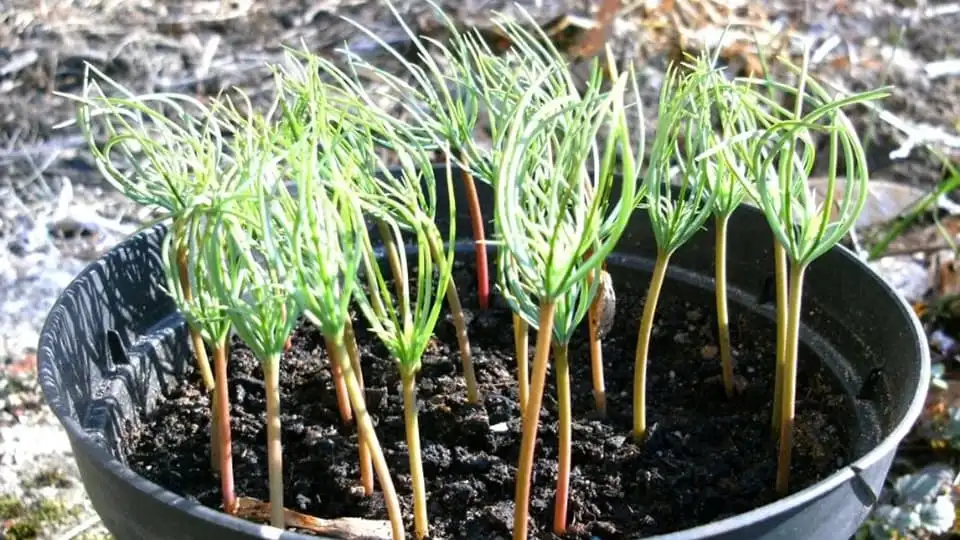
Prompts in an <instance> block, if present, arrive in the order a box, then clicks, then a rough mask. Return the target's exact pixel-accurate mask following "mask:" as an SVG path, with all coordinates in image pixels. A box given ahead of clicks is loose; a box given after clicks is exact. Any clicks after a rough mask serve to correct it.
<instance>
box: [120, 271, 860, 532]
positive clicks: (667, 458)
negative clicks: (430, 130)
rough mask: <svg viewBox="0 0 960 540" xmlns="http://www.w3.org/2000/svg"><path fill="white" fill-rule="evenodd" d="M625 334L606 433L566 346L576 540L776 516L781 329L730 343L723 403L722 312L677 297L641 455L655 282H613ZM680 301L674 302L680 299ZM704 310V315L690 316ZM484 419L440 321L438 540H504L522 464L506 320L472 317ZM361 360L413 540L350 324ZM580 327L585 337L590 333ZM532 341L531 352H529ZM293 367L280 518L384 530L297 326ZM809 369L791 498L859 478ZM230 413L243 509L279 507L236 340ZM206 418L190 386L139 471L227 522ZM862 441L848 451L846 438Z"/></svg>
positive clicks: (840, 425)
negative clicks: (356, 522) (217, 511)
mask: <svg viewBox="0 0 960 540" xmlns="http://www.w3.org/2000/svg"><path fill="white" fill-rule="evenodd" d="M614 279H615V280H616V281H615V286H616V290H617V299H618V302H617V303H618V305H617V318H616V322H615V325H614V327H613V329H612V330H611V332H610V335H609V336H607V337H606V338H605V340H604V363H605V370H606V385H607V390H608V409H609V410H608V417H607V418H606V419H604V420H600V419H598V418H596V415H595V414H594V402H593V397H592V386H591V377H590V362H589V350H588V348H587V344H586V341H585V339H584V337H585V331H581V332H580V333H578V335H576V336H575V337H574V339H573V341H572V342H571V350H570V363H571V371H572V377H573V379H572V380H573V407H574V422H575V423H574V426H573V472H572V478H571V490H570V491H571V495H570V497H571V499H570V504H569V511H568V515H569V520H570V527H569V529H570V532H569V534H568V535H567V537H566V538H575V539H581V538H582V539H586V538H591V537H594V538H601V539H607V538H622V537H624V536H628V535H629V536H633V535H652V534H658V533H666V532H670V531H676V530H680V529H685V528H689V527H693V526H696V525H700V524H704V523H707V522H710V521H714V520H717V519H720V518H724V517H728V516H731V515H734V514H738V513H742V512H745V511H749V510H751V509H754V508H756V507H758V506H761V505H764V504H767V503H770V502H772V501H774V500H775V499H776V498H777V497H776V494H775V492H774V489H773V486H774V480H775V474H776V445H775V443H774V441H773V440H772V437H771V435H770V427H769V425H770V414H771V402H772V395H773V392H772V389H773V382H772V379H773V367H774V358H775V354H774V344H775V341H776V340H775V337H774V336H775V329H774V328H773V325H772V324H770V323H769V322H765V321H763V320H761V319H760V318H758V317H755V316H752V315H749V314H744V313H740V312H738V311H736V310H734V311H733V312H732V314H733V328H732V338H733V343H734V344H735V347H736V354H737V362H738V365H737V372H738V376H739V377H741V382H742V383H743V385H742V387H741V390H742V392H741V393H740V394H739V395H738V396H736V398H735V399H732V400H730V399H727V398H726V396H725V394H724V391H723V387H722V384H721V383H720V380H719V373H720V364H719V355H718V354H717V353H716V339H715V337H714V334H715V329H714V326H715V321H714V319H713V310H712V303H711V298H712V297H711V296H710V295H706V294H705V295H702V296H696V297H694V296H690V299H687V300H685V299H684V298H682V295H680V294H673V293H671V291H672V290H673V289H671V286H670V284H669V283H668V285H667V288H666V289H665V291H664V296H663V297H662V298H661V300H660V304H659V308H658V315H657V323H656V328H655V330H654V336H653V342H652V345H651V351H650V354H651V356H650V362H649V372H648V373H649V375H648V400H647V403H648V413H647V416H648V422H649V424H650V426H651V429H650V432H651V434H650V437H649V439H648V440H647V441H646V443H645V444H644V445H637V444H635V443H634V442H633V441H632V439H631V437H630V429H631V419H632V411H631V396H632V384H633V379H632V377H633V359H634V352H635V347H636V339H637V325H638V321H639V318H640V313H641V310H642V306H643V298H644V297H645V295H646V279H623V278H620V279H618V278H617V276H616V274H614ZM455 280H456V283H457V284H458V285H459V290H460V292H461V296H462V299H463V302H464V305H465V306H476V305H477V304H476V298H475V296H474V294H473V292H472V291H473V290H474V289H475V274H474V271H473V265H472V263H470V264H459V263H458V267H457V269H456V272H455ZM676 292H678V293H679V292H680V291H676ZM691 300H693V301H691ZM467 318H468V321H469V332H470V341H471V345H472V346H473V353H474V363H475V367H476V370H477V376H478V379H479V382H480V384H481V391H482V393H483V404H482V405H480V406H471V405H469V404H468V403H467V400H466V389H465V385H464V382H463V378H462V374H461V373H460V360H459V355H458V353H457V351H458V349H457V345H456V344H457V341H456V337H455V335H454V329H453V325H452V324H451V323H450V322H449V320H444V319H441V321H440V323H439V324H438V328H437V332H436V341H435V342H434V343H433V344H432V346H431V347H430V348H429V349H428V351H427V354H426V356H425V357H424V359H423V370H422V372H421V374H420V377H419V385H418V392H419V399H420V402H421V406H420V410H421V412H420V430H421V437H422V448H423V461H424V469H425V473H426V479H427V494H428V497H429V505H428V506H429V517H430V523H431V538H435V539H439V538H443V539H448V538H471V539H473V538H497V537H509V536H510V534H511V530H512V524H513V497H514V475H515V472H516V462H517V456H518V454H519V447H520V439H521V436H520V411H519V407H518V406H517V388H516V384H515V381H516V378H515V372H516V361H515V359H514V352H513V337H512V331H511V328H512V324H511V316H510V313H509V311H507V310H506V309H504V308H503V307H493V308H491V309H489V310H486V311H479V310H472V309H471V310H470V312H469V313H468V317H467ZM355 321H357V322H356V324H355V326H356V330H357V334H358V340H359V343H360V346H361V349H362V363H363V370H364V379H365V383H366V385H367V392H366V395H367V406H368V408H369V409H370V412H371V413H372V415H373V416H374V421H375V425H376V429H377V434H378V437H379V440H380V444H381V445H382V446H383V448H384V453H385V455H386V458H387V460H388V462H389V464H390V467H391V470H392V471H393V479H394V482H395V484H396V486H397V489H398V491H399V493H400V496H401V498H402V501H401V504H402V508H403V511H404V515H405V519H406V520H407V528H408V531H409V533H410V535H411V537H412V531H413V523H412V521H413V517H412V498H411V489H410V476H409V464H408V461H407V459H408V457H407V453H406V444H405V439H404V423H403V406H402V399H401V395H400V390H399V386H400V379H399V375H398V373H397V370H396V368H395V365H394V363H393V360H391V359H390V358H389V355H388V354H387V353H386V350H385V349H384V348H383V347H382V346H381V345H380V344H379V343H377V342H376V340H375V339H374V337H373V336H372V334H370V333H369V332H368V331H366V330H365V325H364V324H363V323H362V320H361V319H355ZM583 326H586V324H585V323H584V325H583ZM534 342H535V336H534V335H531V338H530V349H531V355H532V353H533V345H534ZM292 343H293V347H292V348H291V350H290V351H289V352H288V353H286V354H285V355H284V356H283V360H282V368H281V369H282V371H281V381H280V384H281V390H282V397H281V407H282V412H283V418H282V422H283V452H284V471H285V478H284V480H285V486H286V492H285V496H284V497H285V498H284V501H285V505H286V506H287V507H288V508H293V509H295V510H297V511H300V512H304V513H307V514H311V515H315V516H318V517H326V518H330V517H342V516H356V517H367V518H374V519H386V515H387V514H386V509H385V507H384V504H383V500H382V497H381V496H380V493H379V491H378V492H377V493H375V494H374V495H373V496H371V497H364V496H363V495H362V491H361V490H360V489H359V488H358V484H359V482H358V479H359V475H360V473H359V467H358V464H357V446H356V443H357V437H356V431H355V428H354V427H353V426H352V425H349V426H344V425H341V422H340V418H339V415H338V412H337V403H336V397H335V393H334V389H333V385H332V381H331V377H330V372H329V364H328V361H327V357H326V354H325V351H324V346H323V340H322V338H321V336H320V335H319V332H318V331H317V329H316V328H314V327H312V326H311V325H310V324H309V323H307V322H303V323H302V324H301V325H300V326H299V328H297V330H296V332H295V334H294V336H293V340H292ZM831 383H832V378H831V376H830V375H828V372H827V371H826V369H825V368H823V367H821V366H820V362H818V361H817V359H816V358H815V357H814V356H813V355H812V353H811V352H810V351H808V350H806V349H804V348H803V347H801V359H800V375H799V384H798V397H797V421H796V422H797V423H796V426H797V429H796V445H795V449H794V458H793V470H792V477H791V489H792V490H793V491H797V490H800V489H802V488H804V487H806V486H809V485H810V484H812V483H814V482H816V481H818V480H820V479H822V478H824V477H825V476H827V475H829V474H831V473H833V472H834V471H836V470H837V469H838V465H839V464H840V462H844V461H847V460H848V459H849V458H850V457H851V456H848V455H847V454H848V452H847V448H848V445H849V441H848V440H847V439H846V438H845V437H844V436H843V435H842V434H843V433H845V432H846V431H851V430H850V429H845V427H846V425H848V424H850V420H849V419H850V418H851V416H852V413H851V412H850V411H845V408H846V404H847V403H849V402H848V401H847V400H846V399H845V397H844V394H843V393H842V392H841V391H840V390H838V387H837V386H836V385H833V384H831ZM548 384H549V388H548V389H547V390H546V395H545V396H544V410H543V413H542V420H541V428H540V438H539V442H538V446H537V451H536V452H537V453H536V460H537V461H536V467H535V478H534V486H533V490H532V501H531V506H530V510H531V517H532V523H531V528H530V535H531V538H539V539H552V538H556V537H555V536H554V535H553V533H552V531H551V528H552V521H553V520H552V513H553V500H554V490H555V482H556V477H555V474H556V459H557V412H556V401H555V389H554V381H553V380H552V374H551V377H548ZM230 401H231V403H232V413H231V414H232V429H233V444H234V467H235V471H236V482H237V484H236V486H237V492H238V495H240V496H247V497H256V498H260V499H262V500H267V499H268V493H267V461H266V446H265V441H266V427H265V425H264V411H265V403H264V385H263V383H262V371H261V368H260V366H259V364H258V362H257V361H256V360H255V359H254V357H253V355H252V354H251V352H250V351H249V350H248V349H247V348H246V347H245V346H243V344H242V343H240V342H239V341H234V343H233V348H232V352H231V357H230ZM208 429H209V403H208V401H207V397H206V396H205V395H204V393H203V392H202V391H201V389H200V382H199V380H198V379H196V378H194V379H192V380H189V381H186V382H185V383H184V384H183V385H182V387H181V388H180V389H178V390H176V391H175V392H174V393H172V394H171V395H170V396H168V397H167V398H166V399H165V400H164V401H163V402H162V403H161V404H160V405H159V407H158V408H157V410H155V411H154V412H153V413H152V414H151V415H150V417H149V418H147V419H146V421H145V422H144V423H143V424H142V425H140V426H138V427H136V428H131V430H130V433H129V435H128V438H129V443H130V444H129V445H128V447H129V448H131V450H130V453H129V455H128V456H127V459H128V462H129V464H130V466H131V467H132V468H133V470H135V471H136V472H138V473H139V474H141V475H143V476H145V477H147V478H149V479H151V480H153V481H154V482H157V483H158V484H160V485H163V486H165V487H167V488H169V489H171V490H173V491H175V492H177V493H180V494H182V495H184V496H187V497H190V498H194V499H197V500H199V501H201V502H202V503H203V504H206V505H209V506H211V507H214V508H218V507H219V504H220V497H219V482H218V480H217V478H216V477H215V476H214V475H213V474H212V473H211V472H210V457H209V452H210V447H209V434H208ZM852 435H853V434H849V436H852Z"/></svg>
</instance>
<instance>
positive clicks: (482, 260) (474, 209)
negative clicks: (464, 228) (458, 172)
mask: <svg viewBox="0 0 960 540" xmlns="http://www.w3.org/2000/svg"><path fill="white" fill-rule="evenodd" d="M463 182H464V185H465V186H466V188H467V204H468V206H469V208H470V225H471V226H472V228H473V251H474V254H475V256H476V259H477V299H478V301H479V302H480V307H481V308H482V309H487V308H488V307H490V276H489V273H488V271H487V266H488V265H487V242H486V236H485V233H484V229H483V214H481V213H480V198H479V197H478V196H477V184H476V183H475V182H474V180H473V175H471V174H470V173H469V172H467V171H466V170H464V171H463Z"/></svg>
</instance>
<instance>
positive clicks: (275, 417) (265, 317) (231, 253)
mask: <svg viewBox="0 0 960 540" xmlns="http://www.w3.org/2000/svg"><path fill="white" fill-rule="evenodd" d="M245 127H246V129H244V131H243V132H241V133H239V134H237V135H235V137H236V138H235V142H234V150H235V152H236V154H237V158H236V159H237V164H238V171H237V174H238V176H239V177H240V178H241V179H242V180H241V181H240V182H239V186H238V188H237V189H236V190H235V191H234V193H233V195H232V197H231V198H229V199H228V200H227V201H225V202H223V203H222V204H219V205H217V206H215V207H212V208H211V210H210V211H209V212H207V213H206V214H205V215H204V218H205V219H206V220H208V221H210V222H212V223H215V224H216V226H215V227H211V229H210V230H209V231H208V232H209V236H208V242H209V244H208V245H210V246H213V247H219V246H224V247H223V249H222V250H221V249H213V248H211V249H208V250H205V258H206V262H205V264H206V268H207V270H208V271H209V272H210V277H211V279H210V282H211V285H212V286H213V293H214V294H216V295H217V297H218V298H219V299H220V302H221V303H222V304H223V305H224V306H225V307H226V312H227V315H228V317H229V319H230V322H231V323H232V326H233V328H234V330H235V331H236V333H237V335H239V336H240V338H241V339H242V340H243V342H244V343H245V344H246V345H247V347H249V348H250V350H251V351H252V352H253V354H254V355H255V356H256V358H257V359H258V360H259V361H260V363H261V366H262V367H263V374H264V382H265V389H266V404H267V461H268V477H269V493H270V523H271V525H273V526H274V527H277V528H280V529H283V528H284V524H285V519H284V507H283V452H282V441H281V425H280V388H279V385H280V357H281V355H282V354H283V351H284V349H285V344H286V342H287V339H288V337H289V336H290V335H291V333H292V331H293V328H294V327H295V326H296V324H297V321H298V318H299V316H300V313H301V305H300V301H299V296H300V295H299V293H298V290H297V287H296V285H297V284H296V281H295V279H296V276H295V273H294V269H293V268H291V267H290V265H289V261H287V260H285V259H284V258H283V256H282V253H283V252H284V249H283V248H282V247H281V244H282V243H283V242H288V241H289V238H287V235H288V233H287V232H286V231H285V230H284V228H283V226H282V223H281V221H280V220H279V219H278V216H280V211H279V209H278V204H277V193H278V191H279V190H282V191H285V190H286V186H285V185H284V184H283V183H282V182H281V181H280V178H281V166H282V164H281V163H280V161H281V160H280V159H279V156H278V154H277V153H276V152H275V150H274V149H273V148H272V147H271V146H270V144H269V140H268V137H265V136H264V135H263V134H262V133H258V131H260V130H259V129H258V128H261V127H262V123H260V122H257V121H255V120H254V119H251V121H250V123H249V124H248V125H247V126H245ZM238 293H239V294H238Z"/></svg>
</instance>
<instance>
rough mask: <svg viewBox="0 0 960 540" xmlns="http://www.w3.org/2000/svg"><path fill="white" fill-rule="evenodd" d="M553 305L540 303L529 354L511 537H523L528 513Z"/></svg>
mask: <svg viewBox="0 0 960 540" xmlns="http://www.w3.org/2000/svg"><path fill="white" fill-rule="evenodd" d="M556 310H557V306H556V304H554V303H552V302H545V303H543V304H541V305H540V324H539V328H538V330H537V344H536V348H535V349H534V353H533V378H532V379H531V381H530V396H529V398H528V400H527V406H526V408H524V409H523V437H522V439H521V442H520V463H519V464H518V466H517V475H516V498H515V501H514V512H513V540H526V539H527V528H528V526H529V524H528V521H529V515H530V482H531V480H532V479H533V454H534V450H535V449H536V446H537V430H538V429H539V427H540V408H541V406H542V405H543V386H544V384H545V383H546V380H547V367H548V365H549V363H550V362H549V360H550V341H551V340H552V338H553V316H554V315H555V314H556Z"/></svg>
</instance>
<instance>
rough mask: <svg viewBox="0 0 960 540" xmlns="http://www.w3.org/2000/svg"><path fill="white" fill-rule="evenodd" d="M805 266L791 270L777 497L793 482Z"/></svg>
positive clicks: (797, 265) (798, 265)
mask: <svg viewBox="0 0 960 540" xmlns="http://www.w3.org/2000/svg"><path fill="white" fill-rule="evenodd" d="M804 271H806V266H805V265H800V264H796V263H794V264H793V265H792V266H791V268H790V310H789V318H788V321H789V322H788V324H787V336H786V356H785V358H784V370H783V371H784V373H783V397H782V401H781V406H780V453H779V456H778V459H777V493H778V494H779V495H780V496H781V497H782V496H785V495H786V494H787V488H788V484H789V481H790V457H791V454H792V451H793V423H794V414H795V411H794V408H795V406H796V396H797V353H798V351H799V348H800V313H801V311H802V310H801V306H800V303H801V301H802V300H803V274H804Z"/></svg>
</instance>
